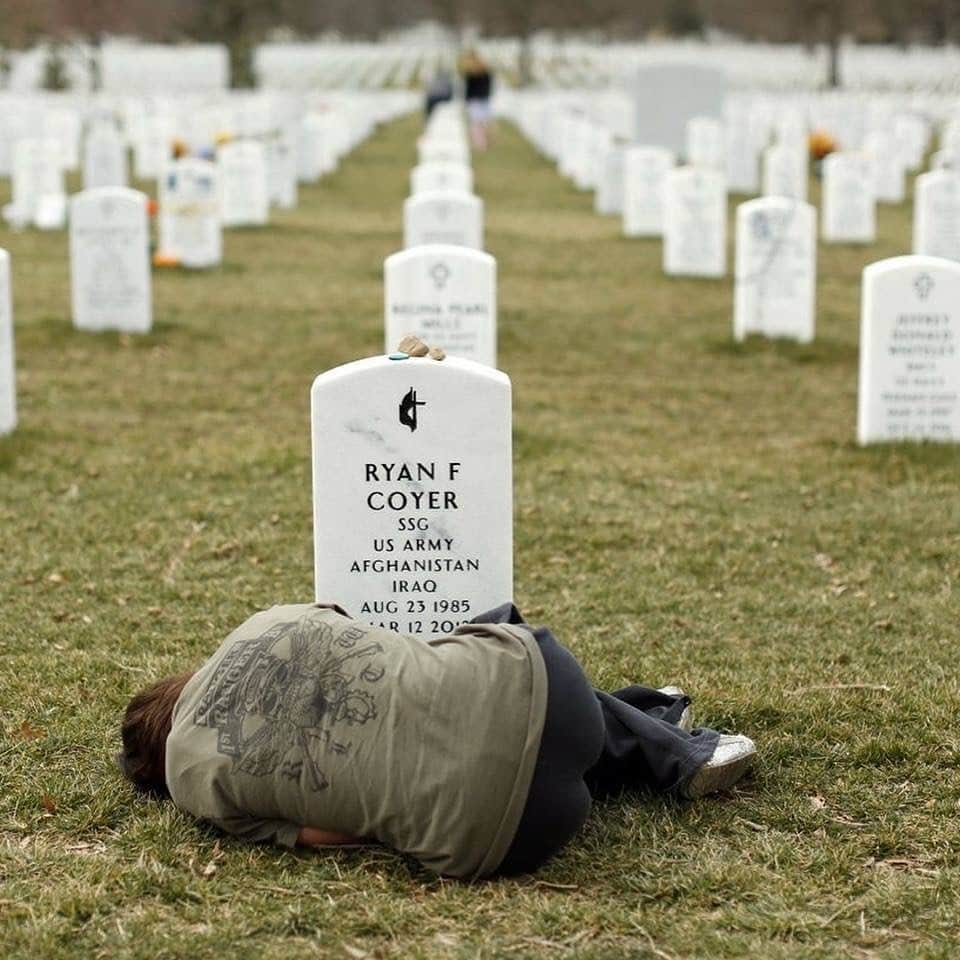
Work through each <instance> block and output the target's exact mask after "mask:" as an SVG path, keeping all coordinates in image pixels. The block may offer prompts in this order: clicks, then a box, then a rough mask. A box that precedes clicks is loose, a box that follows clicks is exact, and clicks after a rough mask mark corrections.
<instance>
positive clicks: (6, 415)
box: [0, 250, 17, 436]
mask: <svg viewBox="0 0 960 960" xmlns="http://www.w3.org/2000/svg"><path fill="white" fill-rule="evenodd" d="M16 425H17V388H16V363H15V361H14V354H13V298H12V297H11V295H10V254H8V253H7V251H6V250H0V436H3V435H4V434H7V433H12V432H13V429H14V428H15V427H16Z"/></svg>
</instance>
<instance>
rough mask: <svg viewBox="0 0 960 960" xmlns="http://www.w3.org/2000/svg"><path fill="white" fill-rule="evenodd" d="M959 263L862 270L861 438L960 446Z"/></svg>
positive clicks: (892, 264)
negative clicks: (948, 443) (941, 442)
mask: <svg viewBox="0 0 960 960" xmlns="http://www.w3.org/2000/svg"><path fill="white" fill-rule="evenodd" d="M958 308H960V264H958V263H956V262H954V261H952V260H942V259H939V258H937V257H923V256H906V257H893V258H891V259H889V260H881V261H879V262H878V263H872V264H870V266H868V267H867V268H866V269H865V270H864V271H863V299H862V303H861V316H860V387H859V403H858V413H857V439H858V441H859V442H860V443H861V444H868V443H882V442H884V441H892V440H939V441H946V442H951V443H957V442H960V352H958V343H960V317H958Z"/></svg>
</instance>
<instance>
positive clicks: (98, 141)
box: [83, 123, 127, 190]
mask: <svg viewBox="0 0 960 960" xmlns="http://www.w3.org/2000/svg"><path fill="white" fill-rule="evenodd" d="M126 185H127V148H126V146H125V145H124V142H123V137H121V136H120V131H119V130H117V128H116V127H115V126H114V125H113V124H112V123H98V124H96V125H95V126H94V127H92V128H91V129H90V131H89V132H88V133H87V136H86V139H85V140H84V142H83V189H84V190H93V189H95V188H96V187H125V186H126Z"/></svg>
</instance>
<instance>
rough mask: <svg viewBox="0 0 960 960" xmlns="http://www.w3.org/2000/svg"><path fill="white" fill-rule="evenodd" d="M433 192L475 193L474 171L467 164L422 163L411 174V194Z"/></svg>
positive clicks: (446, 162)
mask: <svg viewBox="0 0 960 960" xmlns="http://www.w3.org/2000/svg"><path fill="white" fill-rule="evenodd" d="M433 190H459V191H462V192H463V193H472V192H473V171H472V170H471V169H470V167H468V166H467V165H466V164H465V163H454V162H451V161H443V162H440V161H430V162H428V163H421V164H419V165H418V166H416V167H414V168H413V170H412V171H411V172H410V193H411V194H415V193H429V192H431V191H433Z"/></svg>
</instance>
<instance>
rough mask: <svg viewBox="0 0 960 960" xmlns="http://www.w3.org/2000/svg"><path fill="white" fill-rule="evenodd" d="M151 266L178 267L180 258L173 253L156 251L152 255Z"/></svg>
mask: <svg viewBox="0 0 960 960" xmlns="http://www.w3.org/2000/svg"><path fill="white" fill-rule="evenodd" d="M153 265H154V266H155V267H179V266H180V258H179V257H178V256H177V255H176V254H175V253H167V252H166V251H164V250H158V251H157V252H156V253H155V254H154V255H153Z"/></svg>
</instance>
